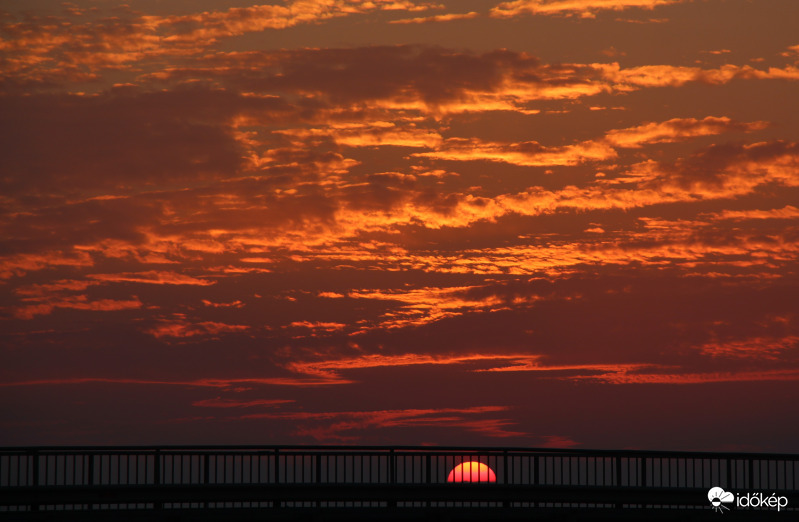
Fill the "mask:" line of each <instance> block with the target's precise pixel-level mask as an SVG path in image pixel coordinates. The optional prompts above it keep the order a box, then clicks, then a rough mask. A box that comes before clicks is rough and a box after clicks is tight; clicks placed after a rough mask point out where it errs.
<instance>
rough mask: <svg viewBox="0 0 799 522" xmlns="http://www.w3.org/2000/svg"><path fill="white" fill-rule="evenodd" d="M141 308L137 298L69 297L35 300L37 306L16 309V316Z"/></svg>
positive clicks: (30, 317)
mask: <svg viewBox="0 0 799 522" xmlns="http://www.w3.org/2000/svg"><path fill="white" fill-rule="evenodd" d="M141 307H142V302H141V301H139V298H138V297H135V296H134V297H133V299H97V300H94V301H91V300H89V298H88V296H85V295H76V296H69V297H53V298H37V299H35V304H30V305H25V306H20V307H16V308H14V315H15V316H16V317H17V318H19V319H33V318H34V317H35V316H37V315H49V314H51V313H52V312H53V310H55V309H56V308H68V309H72V310H90V311H94V312H111V311H118V310H132V309H137V308H141Z"/></svg>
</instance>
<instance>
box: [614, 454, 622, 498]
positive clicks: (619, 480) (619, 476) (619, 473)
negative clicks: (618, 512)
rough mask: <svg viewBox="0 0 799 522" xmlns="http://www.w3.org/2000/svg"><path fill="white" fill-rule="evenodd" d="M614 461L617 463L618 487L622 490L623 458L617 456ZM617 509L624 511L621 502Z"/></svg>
mask: <svg viewBox="0 0 799 522" xmlns="http://www.w3.org/2000/svg"><path fill="white" fill-rule="evenodd" d="M614 461H615V463H616V487H617V488H620V487H621V457H618V456H617V457H616V458H615V459H614ZM616 509H622V504H621V502H617V503H616Z"/></svg>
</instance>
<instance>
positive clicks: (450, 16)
mask: <svg viewBox="0 0 799 522" xmlns="http://www.w3.org/2000/svg"><path fill="white" fill-rule="evenodd" d="M478 16H480V15H479V13H477V12H476V11H470V12H468V13H447V14H442V15H434V16H423V17H418V18H401V19H399V20H392V21H390V22H389V23H390V24H426V23H430V22H451V21H452V20H468V19H470V18H477V17H478Z"/></svg>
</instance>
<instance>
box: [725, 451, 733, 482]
mask: <svg viewBox="0 0 799 522" xmlns="http://www.w3.org/2000/svg"><path fill="white" fill-rule="evenodd" d="M724 487H725V488H732V459H730V458H728V459H727V484H726V485H725V486H724Z"/></svg>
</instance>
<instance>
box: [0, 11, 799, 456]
mask: <svg viewBox="0 0 799 522" xmlns="http://www.w3.org/2000/svg"><path fill="white" fill-rule="evenodd" d="M797 21H799V3H797V2H796V1H795V0H763V1H753V0H516V1H498V0H445V1H440V0H434V1H422V0H372V1H361V0H285V1H280V2H277V1H275V2H271V3H262V4H254V3H251V2H246V1H241V0H191V1H189V0H134V1H130V2H129V3H128V4H120V3H119V2H117V1H113V0H78V1H75V2H70V3H67V2H64V3H57V2H52V1H44V0H31V1H26V2H12V1H0V73H1V74H0V127H2V129H1V130H0V230H1V231H0V245H1V246H2V249H1V250H0V445H10V444H14V445H16V444H210V443H216V444H239V443H247V444H305V443H314V444H315V443H353V444H439V445H465V444H479V445H493V446H499V445H512V446H549V447H582V448H644V449H681V450H753V451H790V452H799V442H797V441H799V424H797V423H796V422H795V420H793V417H794V416H795V415H794V410H795V407H794V406H793V405H794V404H796V403H797V401H799V385H798V384H799V382H798V381H799V298H798V297H797V296H798V295H799V284H798V283H799V280H798V278H797V267H798V266H799V264H798V263H797V254H798V253H799V95H798V94H799V34H797V31H796V28H797Z"/></svg>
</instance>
